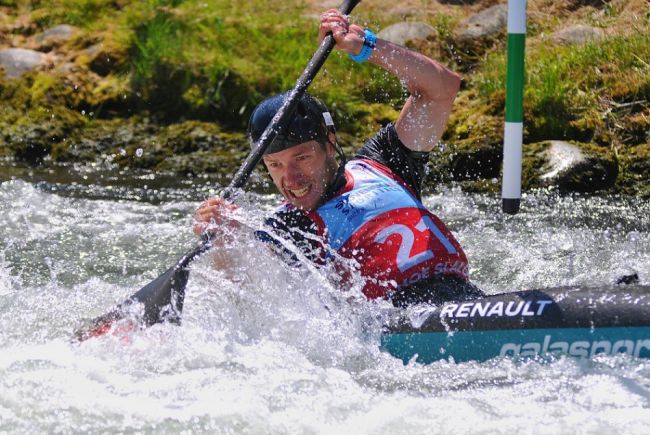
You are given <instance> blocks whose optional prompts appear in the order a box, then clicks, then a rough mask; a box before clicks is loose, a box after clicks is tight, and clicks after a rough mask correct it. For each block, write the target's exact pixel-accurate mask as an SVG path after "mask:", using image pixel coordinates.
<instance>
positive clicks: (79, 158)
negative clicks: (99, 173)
mask: <svg viewBox="0 0 650 435" xmlns="http://www.w3.org/2000/svg"><path fill="white" fill-rule="evenodd" d="M157 131H158V127H157V126H154V125H152V124H151V123H150V122H149V121H148V120H147V119H146V118H141V117H131V118H128V119H122V118H114V119H110V120H103V119H96V120H93V121H90V122H88V124H86V125H85V126H84V128H83V129H78V130H77V131H75V132H74V133H73V134H72V135H70V136H69V137H68V138H66V139H65V140H63V141H61V142H59V143H56V144H54V145H53V147H52V160H53V161H55V162H96V161H101V160H107V159H108V160H111V161H112V160H114V159H115V158H116V157H117V156H120V157H123V156H124V154H125V153H126V149H127V148H129V147H133V146H136V145H137V144H139V143H143V142H144V141H145V140H146V139H148V138H150V137H151V136H153V135H155V134H156V132H157ZM135 150H137V146H136V147H135V148H134V153H135ZM120 157H117V158H118V160H119V158H120Z"/></svg>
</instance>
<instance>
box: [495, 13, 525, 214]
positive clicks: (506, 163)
mask: <svg viewBox="0 0 650 435" xmlns="http://www.w3.org/2000/svg"><path fill="white" fill-rule="evenodd" d="M525 48H526V0H508V48H507V52H508V65H507V73H506V126H505V131H504V135H503V186H502V191H501V197H502V199H503V203H502V208H503V212H504V213H508V214H516V213H517V212H518V211H519V203H520V201H521V156H522V143H523V136H524V52H525Z"/></svg>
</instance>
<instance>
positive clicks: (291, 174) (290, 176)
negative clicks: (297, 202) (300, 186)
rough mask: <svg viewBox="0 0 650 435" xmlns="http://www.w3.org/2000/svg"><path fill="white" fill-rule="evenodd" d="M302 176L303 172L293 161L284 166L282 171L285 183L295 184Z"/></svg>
mask: <svg viewBox="0 0 650 435" xmlns="http://www.w3.org/2000/svg"><path fill="white" fill-rule="evenodd" d="M303 178H304V174H303V173H302V171H301V170H300V168H299V167H298V165H295V164H293V163H290V164H288V165H287V166H286V171H285V173H284V179H285V184H289V185H292V184H296V183H300V182H301V181H302V180H303Z"/></svg>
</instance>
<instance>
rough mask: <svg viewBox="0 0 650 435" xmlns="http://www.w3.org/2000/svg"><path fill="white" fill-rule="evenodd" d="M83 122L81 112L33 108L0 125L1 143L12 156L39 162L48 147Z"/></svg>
mask: <svg viewBox="0 0 650 435" xmlns="http://www.w3.org/2000/svg"><path fill="white" fill-rule="evenodd" d="M86 122H87V120H86V118H84V117H83V116H82V115H81V114H79V113H77V112H75V111H72V110H68V109H65V108H61V107H57V108H54V109H49V108H44V107H36V108H34V109H31V110H29V111H28V112H27V113H26V114H25V115H24V116H21V117H19V118H17V119H15V120H14V121H13V123H12V124H10V125H7V124H5V125H7V127H6V128H3V134H2V142H4V144H5V146H6V147H7V149H8V150H9V151H10V153H11V154H12V155H13V157H15V158H16V159H18V160H20V161H23V162H27V163H30V164H39V163H41V162H42V161H43V160H44V159H45V158H46V157H47V156H48V155H49V154H50V152H51V151H52V147H53V146H54V145H55V144H57V143H59V142H61V141H64V140H65V139H66V138H67V137H68V136H69V135H70V134H71V133H72V132H74V131H75V130H77V129H79V128H81V127H82V126H83V125H84V124H85V123H86Z"/></svg>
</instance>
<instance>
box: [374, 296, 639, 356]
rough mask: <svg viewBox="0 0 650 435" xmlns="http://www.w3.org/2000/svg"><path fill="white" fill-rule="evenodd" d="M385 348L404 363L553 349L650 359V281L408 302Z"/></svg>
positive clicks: (384, 339)
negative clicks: (435, 303) (416, 303)
mask: <svg viewBox="0 0 650 435" xmlns="http://www.w3.org/2000/svg"><path fill="white" fill-rule="evenodd" d="M381 347H382V349H384V350H385V351H387V352H388V353H390V354H391V355H393V356H395V357H397V358H399V359H401V360H402V361H403V362H404V363H405V364H406V363H409V362H411V361H416V362H418V363H422V364H428V363H431V362H434V361H438V360H449V361H455V362H463V361H486V360H489V359H491V358H495V357H515V358H518V357H538V356H543V355H548V354H564V355H570V356H574V357H580V358H591V357H593V356H594V355H597V354H610V355H611V354H618V353H626V354H629V355H630V356H632V357H636V358H650V286H647V285H638V284H633V285H625V286H615V285H612V286H602V287H594V288H581V287H559V288H550V289H540V290H524V291H515V292H512V293H502V294H497V295H491V296H486V297H484V298H480V299H476V300H472V301H463V302H447V303H444V304H442V305H440V306H426V305H420V306H415V307H410V308H408V309H406V310H400V312H397V313H396V314H395V316H394V317H393V318H391V320H390V321H389V322H388V323H387V324H386V326H385V327H384V330H383V332H382V335H381Z"/></svg>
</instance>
